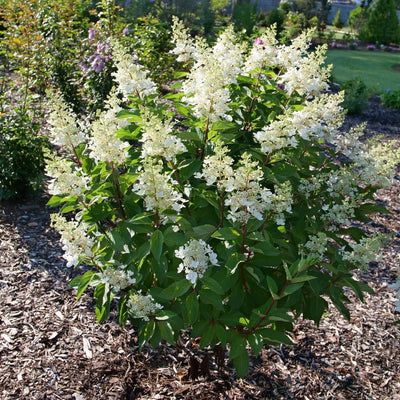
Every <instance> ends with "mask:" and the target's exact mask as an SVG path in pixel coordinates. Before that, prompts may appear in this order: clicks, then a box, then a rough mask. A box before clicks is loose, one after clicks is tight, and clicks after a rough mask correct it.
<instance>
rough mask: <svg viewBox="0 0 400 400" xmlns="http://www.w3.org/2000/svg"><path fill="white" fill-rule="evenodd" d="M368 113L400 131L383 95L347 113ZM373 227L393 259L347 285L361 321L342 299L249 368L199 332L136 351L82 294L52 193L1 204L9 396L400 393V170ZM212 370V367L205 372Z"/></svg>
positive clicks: (396, 134)
mask: <svg viewBox="0 0 400 400" xmlns="http://www.w3.org/2000/svg"><path fill="white" fill-rule="evenodd" d="M363 120H367V121H368V127H367V131H366V136H372V135H376V134H383V135H384V138H390V139H393V138H394V139H400V128H399V127H400V115H399V113H398V111H393V110H388V109H385V108H382V107H381V106H380V105H379V103H378V101H377V100H376V99H373V100H372V101H371V102H370V108H369V110H367V111H365V112H364V113H363V114H361V115H359V116H357V117H352V118H349V119H348V120H347V124H354V123H357V122H361V121H363ZM376 201H377V202H378V204H383V205H385V206H386V207H387V208H388V209H389V210H390V211H391V212H392V214H391V215H385V216H382V215H380V216H376V217H374V219H373V222H372V223H369V224H366V225H365V229H367V230H368V231H369V232H370V233H373V232H379V233H384V234H389V235H390V239H388V243H387V245H386V247H385V249H384V250H383V251H382V255H383V259H382V261H380V262H379V263H373V264H372V265H371V266H370V268H369V269H368V271H363V272H360V273H359V275H358V278H359V279H361V280H364V281H366V282H368V283H369V284H370V285H371V286H372V288H373V289H374V290H375V295H366V297H365V302H364V303H362V302H360V301H359V300H357V299H355V298H354V296H353V295H352V293H351V292H350V293H349V296H350V298H351V299H352V300H354V302H353V303H352V304H351V305H350V310H351V321H350V322H348V321H347V320H345V319H344V318H343V317H342V316H341V315H340V314H339V313H338V312H337V311H336V309H335V308H334V307H333V306H332V307H330V310H329V312H328V313H327V314H326V316H325V317H324V318H323V319H322V321H321V324H320V326H319V327H318V328H317V327H316V326H315V325H314V323H312V322H310V321H298V323H296V326H295V330H294V332H293V333H290V336H291V338H292V340H293V342H294V345H293V346H286V345H284V346H281V347H272V346H266V347H265V348H264V349H263V350H262V352H261V353H260V355H259V356H258V357H251V362H250V371H249V374H248V375H247V376H246V378H245V379H239V378H237V376H236V375H235V373H234V370H233V367H232V365H231V364H230V363H229V362H228V361H227V360H226V359H225V358H226V357H224V350H223V349H218V348H217V349H209V350H208V351H202V352H201V351H199V350H198V347H197V344H196V341H194V340H189V339H188V338H186V337H183V338H182V341H181V343H180V344H179V345H178V346H176V347H173V346H170V345H166V344H164V345H161V346H159V348H157V349H151V348H150V347H145V348H144V350H143V351H142V352H139V351H138V345H137V337H136V334H135V331H134V329H133V328H131V327H129V326H128V327H127V328H122V327H120V326H119V325H118V324H117V322H116V320H117V319H116V317H115V315H114V316H112V317H111V318H110V320H109V321H107V322H105V323H102V324H98V323H97V322H96V317H95V314H94V304H93V300H92V298H91V297H90V295H83V296H82V297H81V299H80V300H79V301H78V302H77V301H76V292H75V290H73V289H71V288H70V287H69V286H68V282H69V281H70V280H71V279H72V278H73V277H74V276H76V275H77V274H78V273H79V271H76V270H71V269H70V268H66V266H65V261H64V260H63V258H62V249H61V248H60V246H59V243H58V235H57V234H56V233H55V232H54V231H53V230H52V229H50V228H49V213H50V212H52V210H49V209H48V208H47V207H46V206H45V200H44V199H39V200H30V201H26V202H24V203H21V204H10V203H0V321H1V322H0V398H1V399H2V400H10V399H26V400H28V399H29V400H39V399H41V400H42V399H43V400H44V399H51V400H57V399H63V400H68V399H71V400H92V399H93V400H97V399H101V400H103V399H104V400H108V399H110V400H111V399H127V400H133V399H187V400H188V399H196V400H201V399H305V400H307V399H316V400H319V399H332V400H333V399H335V400H341V399H343V400H349V399H354V400H356V399H357V400H360V399H377V400H396V399H399V400H400V343H399V342H400V325H399V324H398V323H396V321H398V320H399V319H400V314H399V313H398V312H396V311H395V301H396V295H395V291H394V290H393V289H392V288H391V284H393V283H394V282H395V279H396V274H397V267H398V266H399V264H400V177H399V174H398V175H397V177H396V182H395V185H394V186H393V187H392V188H391V189H386V190H381V191H380V192H379V193H378V195H377V196H376ZM202 372H203V373H204V376H203V375H202Z"/></svg>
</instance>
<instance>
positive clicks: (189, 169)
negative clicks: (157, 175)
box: [179, 158, 202, 181]
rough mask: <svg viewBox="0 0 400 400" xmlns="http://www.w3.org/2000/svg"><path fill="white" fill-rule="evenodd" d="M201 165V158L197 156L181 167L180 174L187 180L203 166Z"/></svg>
mask: <svg viewBox="0 0 400 400" xmlns="http://www.w3.org/2000/svg"><path fill="white" fill-rule="evenodd" d="M201 165H202V162H201V160H199V159H197V158H196V159H195V160H193V161H192V162H190V163H189V164H187V165H185V166H182V167H179V176H180V178H181V179H182V181H186V180H188V179H189V178H191V177H192V176H193V175H194V174H195V173H196V172H197V171H198V170H199V169H200V168H201Z"/></svg>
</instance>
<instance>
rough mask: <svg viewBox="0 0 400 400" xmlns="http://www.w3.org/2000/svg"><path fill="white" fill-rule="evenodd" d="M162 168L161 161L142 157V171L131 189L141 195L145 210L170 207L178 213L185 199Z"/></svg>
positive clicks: (158, 209)
mask: <svg viewBox="0 0 400 400" xmlns="http://www.w3.org/2000/svg"><path fill="white" fill-rule="evenodd" d="M162 169H163V166H162V163H155V162H154V160H152V159H149V158H146V159H144V161H143V171H142V172H141V174H140V176H139V178H138V182H137V183H136V184H135V185H133V188H132V190H133V191H134V192H135V193H137V194H138V195H140V196H143V198H144V201H145V205H146V210H147V211H159V212H162V211H163V210H168V209H172V210H174V211H176V212H177V213H178V214H179V212H180V211H181V209H182V208H183V207H184V203H185V202H186V201H187V200H186V199H184V198H183V196H182V194H181V193H178V192H177V191H176V190H175V189H174V188H173V187H172V185H173V184H175V183H176V182H174V181H173V180H172V179H171V176H170V175H169V174H167V173H165V172H162Z"/></svg>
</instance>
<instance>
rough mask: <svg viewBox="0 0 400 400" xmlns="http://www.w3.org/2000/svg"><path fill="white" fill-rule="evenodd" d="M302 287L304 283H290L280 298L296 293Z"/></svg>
mask: <svg viewBox="0 0 400 400" xmlns="http://www.w3.org/2000/svg"><path fill="white" fill-rule="evenodd" d="M303 285H304V282H300V283H290V284H289V285H288V286H286V288H285V290H284V291H283V293H282V294H281V298H282V297H285V296H289V295H290V294H292V293H294V292H297V291H298V290H299V289H300V288H302V287H303Z"/></svg>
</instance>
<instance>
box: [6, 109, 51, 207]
mask: <svg viewBox="0 0 400 400" xmlns="http://www.w3.org/2000/svg"><path fill="white" fill-rule="evenodd" d="M38 130H39V125H38V124H37V123H35V122H34V121H33V119H32V117H31V116H30V115H29V114H28V112H27V111H26V110H24V109H23V110H21V109H18V108H16V109H14V110H13V111H12V112H7V113H3V114H0V131H1V136H0V200H9V199H12V198H19V199H21V198H25V197H27V196H29V195H31V194H32V193H33V192H34V191H36V190H38V189H40V188H42V179H43V170H44V157H43V147H44V146H45V145H46V144H47V139H46V138H44V137H41V136H39V135H38Z"/></svg>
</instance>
